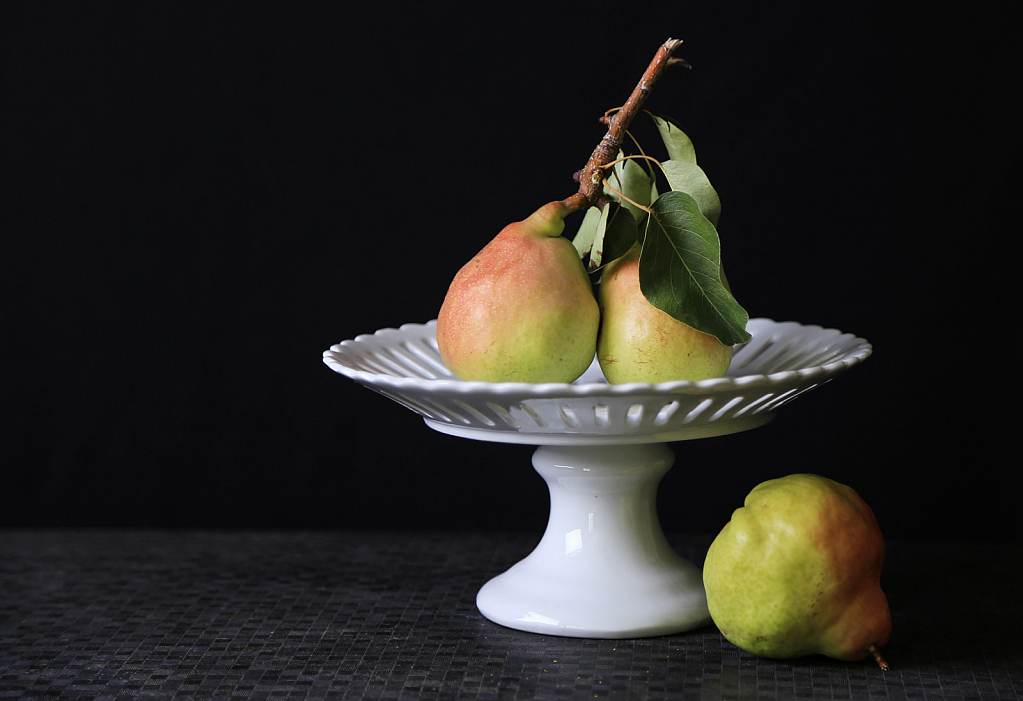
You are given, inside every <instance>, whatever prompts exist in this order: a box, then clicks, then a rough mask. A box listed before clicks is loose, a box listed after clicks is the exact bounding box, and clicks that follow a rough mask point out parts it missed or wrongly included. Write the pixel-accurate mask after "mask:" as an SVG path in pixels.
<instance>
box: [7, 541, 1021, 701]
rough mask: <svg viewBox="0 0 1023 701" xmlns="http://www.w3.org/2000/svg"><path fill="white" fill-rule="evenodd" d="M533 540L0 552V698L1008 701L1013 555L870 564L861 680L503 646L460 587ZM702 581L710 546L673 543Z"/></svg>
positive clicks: (518, 635) (521, 642) (1012, 660)
mask: <svg viewBox="0 0 1023 701" xmlns="http://www.w3.org/2000/svg"><path fill="white" fill-rule="evenodd" d="M538 540H539V534H502V533H482V534H442V533H406V532H368V533H358V532H342V533H329V532H315V533H304V532H279V533H277V532H275V533H263V532H259V533H251V532H190V531H181V532H178V531H139V532H136V531H116V530H115V531H91V530H85V531H79V530H64V531H0V698H44V697H45V698H69V699H113V698H140V699H169V698H201V699H242V698H246V699H285V698H338V699H405V698H408V699H412V698H416V699H568V698H608V699H647V698H678V699H688V698H693V699H696V698H701V699H747V698H750V699H753V698H760V699H789V698H807V699H811V698H812V699H861V698H862V699H873V698H877V699H881V698H895V699H1017V698H1023V642H1021V640H1023V638H1021V633H1020V631H1023V597H1021V593H1023V548H1021V547H1019V546H1010V545H978V544H969V543H956V544H947V543H926V544H925V543H894V544H889V555H888V559H887V561H886V565H885V571H884V576H883V578H882V584H883V585H884V588H885V591H886V593H887V594H888V598H889V601H890V603H891V608H892V613H893V618H894V622H895V633H894V635H893V638H892V640H891V642H890V644H889V645H888V646H886V648H885V654H886V657H887V658H888V661H889V662H890V663H891V666H892V670H891V671H889V672H887V673H885V672H882V671H881V670H880V669H878V668H877V667H876V665H874V663H873V661H871V660H865V661H863V662H853V663H846V662H839V661H836V660H831V659H829V658H826V657H822V656H811V657H805V658H800V659H797V660H789V661H774V660H766V659H759V658H757V657H754V656H753V655H750V654H748V653H746V652H743V651H741V650H738V649H737V648H735V647H734V646H732V645H731V644H730V643H728V642H727V641H726V640H724V638H722V636H721V635H720V633H719V632H718V631H717V629H716V628H714V627H713V626H708V627H706V628H702V629H699V630H696V631H692V632H689V633H683V634H679V635H672V636H666V637H659V638H647V639H636V640H587V639H577V638H559V637H551V636H540V635H533V634H528V633H523V632H519V631H514V630H509V629H506V628H502V627H500V626H498V625H495V624H493V623H491V622H490V621H488V620H486V619H484V618H483V617H482V616H481V615H480V613H479V611H477V609H476V606H475V596H476V592H477V590H478V589H479V587H480V586H481V585H482V584H483V583H484V582H485V581H486V580H487V579H489V578H490V577H492V576H494V575H496V574H498V573H500V572H502V571H504V570H505V569H507V568H508V567H509V566H511V565H512V564H514V563H515V562H516V561H517V560H519V559H521V558H522V557H523V556H525V555H526V554H528V552H529V551H530V550H531V549H532V547H533V546H534V545H535V544H536V542H537V541H538ZM671 540H672V542H673V544H674V545H675V547H676V549H677V550H678V551H679V552H680V553H681V554H682V555H684V556H685V557H688V558H689V559H691V560H693V561H694V562H696V563H698V564H699V563H702V560H703V555H704V553H705V552H706V548H707V546H708V545H709V542H710V539H709V538H686V537H676V538H672V539H671Z"/></svg>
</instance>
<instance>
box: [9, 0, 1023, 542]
mask: <svg viewBox="0 0 1023 701" xmlns="http://www.w3.org/2000/svg"><path fill="white" fill-rule="evenodd" d="M352 5H353V4H352V3H319V4H316V3H278V4H273V5H272V4H263V3H195V4H191V5H189V4H184V3H142V4H124V5H123V6H115V5H113V4H106V3H29V2H23V3H5V4H4V5H3V9H2V10H0V61H2V64H0V66H2V82H0V149H2V150H0V176H2V193H0V197H2V199H3V206H2V210H0V226H2V231H3V238H2V240H3V246H4V256H3V263H4V273H3V276H2V284H3V307H2V323H3V332H2V333H3V336H2V358H0V360H2V365H0V367H2V372H3V380H2V386H0V393H2V401H3V417H2V423H0V431H2V435H0V470H2V471H0V479H2V484H0V525H4V526H33V525H82V526H86V525H88V526H174V527H209V526H213V527H323V528H349V527H422V528H528V529H535V530H537V532H538V533H539V531H540V530H541V529H542V527H543V524H544V523H545V518H546V514H547V497H546V490H545V487H544V485H543V482H542V481H541V480H540V478H539V477H538V476H537V475H536V474H535V473H534V472H533V471H532V469H531V467H530V464H529V456H530V454H531V451H532V449H531V448H529V447H525V446H510V445H500V444H489V443H481V442H474V441H469V440H464V439H458V438H452V437H448V436H444V435H441V434H438V433H435V432H433V431H431V430H429V429H428V428H427V427H426V426H425V425H424V424H423V423H422V421H421V420H420V419H419V418H418V417H417V416H415V415H414V414H412V413H411V412H409V411H407V410H405V409H403V408H401V407H400V406H398V405H396V404H393V403H391V402H389V401H388V400H386V399H383V398H382V397H379V396H377V395H376V394H374V393H372V392H370V391H368V390H366V389H363V388H361V387H359V386H357V385H356V384H354V383H352V382H350V381H348V380H346V379H344V378H343V377H341V376H339V375H336V374H334V373H332V372H331V371H330V370H328V369H327V368H326V367H325V366H324V365H323V364H322V363H321V360H320V356H321V353H322V351H323V350H325V349H326V348H327V347H329V346H330V345H331V344H332V343H336V342H338V341H340V340H342V339H345V338H351V337H353V336H355V335H357V334H361V333H367V332H372V331H374V330H376V329H378V328H381V327H386V326H396V325H399V324H402V323H405V322H424V321H426V320H428V319H431V318H433V317H434V316H435V315H436V312H437V309H438V308H439V306H440V303H441V300H442V298H443V295H444V292H445V289H446V286H447V283H448V281H449V280H450V278H451V277H452V275H453V274H454V273H455V271H456V270H457V269H458V268H459V267H460V266H461V265H462V264H463V263H464V262H465V261H466V260H468V259H469V258H470V257H471V256H472V255H473V254H474V253H475V252H476V251H477V250H478V249H479V248H481V247H482V246H483V245H484V244H485V243H486V242H487V241H488V240H489V239H490V238H491V237H492V236H493V235H494V234H495V233H496V232H497V231H498V230H499V229H500V228H501V227H502V226H504V225H505V224H506V223H508V222H511V221H515V220H518V219H522V218H523V217H525V216H526V215H528V214H529V213H530V212H532V211H533V209H535V208H536V207H537V206H539V205H540V204H542V203H544V202H547V201H549V200H552V199H561V198H564V197H565V196H567V195H569V194H571V192H573V191H574V189H575V184H574V183H573V182H572V180H571V175H572V173H573V172H574V171H575V170H577V169H578V168H579V167H581V166H582V164H583V163H584V162H585V160H586V158H587V157H588V155H589V153H590V151H591V149H592V148H593V146H594V145H595V144H596V142H597V141H598V140H599V138H600V137H601V135H602V134H603V131H604V129H603V127H602V126H601V125H600V124H598V123H597V117H598V116H599V115H601V114H602V113H603V112H604V111H605V110H606V109H608V108H610V107H614V106H616V105H618V104H620V103H621V102H622V101H623V100H624V99H625V97H626V96H627V95H628V94H629V92H630V91H631V89H632V87H633V86H634V84H635V83H636V80H637V79H638V77H639V75H640V74H641V72H642V70H643V68H644V67H645V66H646V64H647V62H648V61H649V59H650V58H651V57H652V55H653V53H654V51H655V50H656V48H657V46H658V45H659V44H660V43H661V42H663V41H664V40H665V39H667V38H668V37H677V38H681V39H683V40H684V41H685V43H684V44H683V46H682V48H681V49H680V50H679V52H678V55H679V56H682V57H684V58H686V59H687V60H688V61H689V62H690V63H692V64H693V65H694V69H693V70H692V71H682V70H680V71H677V72H673V73H670V74H669V75H667V77H666V78H665V79H664V80H663V81H662V83H661V84H660V85H659V86H658V88H657V90H656V92H655V94H654V96H653V97H652V98H651V100H650V102H649V104H648V106H649V107H650V108H651V109H653V110H655V111H659V112H663V113H667V114H670V115H673V116H674V117H676V118H677V119H678V120H679V121H681V122H682V124H683V125H684V126H685V128H686V130H687V131H688V133H689V134H690V135H691V136H692V138H693V140H694V142H695V144H696V146H697V149H698V151H699V155H700V162H701V165H702V166H703V167H704V169H705V170H706V171H707V172H708V174H709V175H710V177H711V180H712V182H713V183H714V184H715V186H716V188H717V190H718V192H719V193H720V195H721V198H722V201H723V208H724V209H723V216H722V219H721V235H722V241H723V246H724V253H725V260H726V263H727V266H728V269H729V277H730V280H731V282H732V285H733V288H734V289H735V292H736V295H737V297H738V298H739V300H740V302H742V303H743V305H744V306H745V307H746V308H747V310H748V311H749V312H750V313H751V315H753V316H767V317H771V318H774V319H778V320H795V321H800V322H803V323H808V324H820V325H824V326H830V327H835V328H839V329H841V330H843V331H848V332H852V333H855V334H857V335H860V336H863V337H865V338H867V339H868V340H870V341H871V342H872V343H873V344H874V346H875V352H874V355H873V356H872V357H871V358H870V359H869V360H868V361H867V362H866V363H865V364H863V365H861V366H859V367H857V368H855V369H854V370H852V371H850V372H849V373H847V374H846V375H843V376H842V377H841V378H839V379H838V380H836V381H835V382H833V383H831V384H829V385H827V386H826V387H823V388H820V389H818V390H815V391H814V392H812V393H811V394H809V395H807V396H806V397H804V398H802V399H800V400H799V401H797V402H795V403H794V404H792V405H790V406H789V407H787V408H786V409H784V410H783V411H782V412H780V414H779V416H778V417H777V418H776V419H775V421H774V422H772V423H771V424H769V425H767V426H765V427H763V428H760V429H756V430H754V431H750V432H747V433H743V434H737V435H732V436H726V437H722V438H714V439H706V440H700V441H691V442H685V443H676V444H674V448H675V452H676V455H677V456H678V462H677V463H676V467H675V468H674V469H673V470H672V472H671V473H669V475H668V477H666V478H665V480H664V482H663V484H662V487H661V491H660V500H661V515H662V519H663V521H664V525H665V528H666V529H667V530H670V531H688V532H704V533H712V532H716V531H717V530H718V529H719V528H720V527H721V526H722V525H723V524H724V522H725V521H727V519H728V516H729V514H730V513H731V511H732V510H733V509H734V508H736V507H738V506H740V505H741V503H742V499H743V496H744V495H745V494H746V493H747V492H748V491H749V489H751V488H752V487H753V486H754V485H755V484H757V483H759V482H760V481H762V480H765V479H769V478H772V477H778V476H781V475H785V474H789V473H793V472H816V473H819V474H823V475H826V476H829V477H832V478H834V479H837V480H839V481H843V482H845V483H847V484H850V485H852V486H854V487H855V488H856V489H857V490H858V491H859V492H860V493H861V494H862V495H863V496H864V497H865V498H866V499H867V501H868V502H869V503H870V504H871V505H872V506H873V508H874V510H875V511H876V512H877V515H878V518H879V520H880V522H881V525H882V527H883V529H884V530H885V532H886V535H888V536H889V537H924V536H927V537H941V538H952V537H970V538H981V537H996V538H1020V537H1021V529H1020V525H1019V523H1020V519H1019V517H1018V515H1017V510H1016V504H1017V501H1018V499H1019V497H1020V494H1021V491H1020V486H1021V485H1020V478H1019V466H1018V463H1019V461H1018V457H1016V456H1015V455H1013V454H1012V453H1003V452H1002V449H1003V448H1006V447H1007V446H1008V445H1009V442H1008V439H1009V438H1010V436H1009V435H1007V434H1008V433H1009V431H1011V430H1012V429H1011V426H1013V425H1015V424H1016V420H1015V419H1014V418H1013V417H1014V409H1015V408H1016V405H1017V404H1018V400H1017V399H1015V398H1014V395H1015V393H1016V392H1018V390H1019V373H1018V369H1017V367H1018V366H1017V364H1016V363H1015V362H1014V361H1013V360H1012V358H1013V357H1014V354H1015V349H1016V345H1017V344H1016V338H1017V334H1018V331H1017V329H1016V327H1017V322H1016V316H1015V315H1016V312H1017V297H1018V294H1017V289H1018V285H1017V283H1016V280H1017V279H1018V278H1016V277H1015V276H1014V275H1013V273H1014V268H1015V266H1016V260H1017V259H1018V253H1016V249H1015V247H1014V246H1013V243H1012V242H1013V241H1014V239H1016V238H1017V237H1018V236H1019V234H1020V228H1021V227H1020V216H1019V214H1018V212H1019V206H1020V201H1019V200H1020V186H1021V181H1020V164H1021V153H1020V132H1019V104H1018V102H1019V98H1020V89H1019V88H1020V80H1021V78H1023V71H1021V61H1020V54H1019V51H1018V36H1019V32H1020V30H1021V29H1023V26H1021V23H1020V21H1019V19H1020V18H1019V15H1018V12H1019V11H1018V9H1011V10H1010V9H1009V8H1010V7H1011V6H1014V7H1018V4H1011V3H1001V4H999V3H993V4H990V5H989V4H987V3H983V2H979V3H965V2H952V3H936V4H934V3H932V4H931V5H930V6H928V7H927V9H926V10H915V9H914V8H916V7H921V6H920V5H919V3H915V2H895V3H889V2H866V3H862V2H861V3H819V2H816V1H807V2H784V3H780V4H779V3H745V4H743V5H742V6H741V7H740V6H739V5H737V4H732V3H720V2H702V1H701V2H683V1H678V0H676V1H675V2H670V3H643V2H637V3H609V2H601V1H594V2H566V3H550V2H548V3H542V4H534V3H528V2H526V3H505V4H504V5H503V9H495V8H494V7H491V4H489V3H468V2H467V3H444V2H433V3H412V4H407V5H397V4H394V3H376V4H371V6H370V7H369V8H368V9H367V8H361V9H359V10H358V11H354V10H353V9H352ZM1002 6H1004V7H1003V9H997V8H999V7H1002ZM1010 13H1015V14H1010ZM644 128H645V127H644V126H643V125H642V123H637V132H638V133H640V134H641V135H642V134H643V133H644V132H643V129H644ZM651 138H654V137H653V136H652V134H650V133H649V132H646V139H647V141H648V142H649V141H650V140H651Z"/></svg>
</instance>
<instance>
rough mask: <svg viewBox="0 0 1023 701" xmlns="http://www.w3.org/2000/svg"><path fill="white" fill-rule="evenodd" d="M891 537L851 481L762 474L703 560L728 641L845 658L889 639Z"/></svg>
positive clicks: (776, 652) (759, 651)
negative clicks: (884, 586)
mask: <svg viewBox="0 0 1023 701" xmlns="http://www.w3.org/2000/svg"><path fill="white" fill-rule="evenodd" d="M883 562H884V538H883V537H882V535H881V529H880V528H879V527H878V525H877V519H876V518H875V517H874V513H873V511H871V509H870V507H869V506H867V504H866V503H865V502H864V501H863V499H862V498H861V497H860V496H859V495H858V494H857V493H856V492H855V491H854V490H853V489H852V488H851V487H847V486H846V485H843V484H839V483H838V482H835V481H833V480H830V479H827V478H825V477H820V476H818V475H808V474H800V475H789V476H788V477H782V478H780V479H773V480H768V481H767V482H764V483H762V484H760V485H758V486H757V487H754V488H753V490H752V491H751V492H750V493H749V495H748V496H747V497H746V500H745V505H744V506H743V507H741V508H739V509H736V510H735V512H734V513H733V514H732V519H731V520H730V521H729V522H728V523H727V524H726V525H725V527H724V528H723V529H722V530H721V532H720V533H719V534H718V536H717V537H716V538H715V539H714V542H713V543H712V544H711V546H710V549H709V550H708V552H707V558H706V560H705V562H704V565H703V582H704V585H705V587H706V590H707V606H708V607H709V608H710V614H711V617H712V618H713V619H714V623H715V624H716V625H717V626H718V628H719V629H720V630H721V633H722V635H724V636H725V638H727V639H728V640H729V641H731V642H732V643H734V644H735V645H737V646H738V647H741V648H742V649H744V650H746V651H748V652H752V653H754V654H756V655H760V656H762V657H771V658H779V659H784V658H791V657H800V656H803V655H809V654H813V653H820V654H824V655H827V656H829V657H834V658H836V659H839V660H858V659H861V658H863V657H866V656H867V655H869V654H873V655H874V657H875V659H877V661H878V663H879V664H880V665H881V667H882V669H887V663H885V662H884V660H883V658H882V657H881V655H880V652H879V651H878V649H877V648H878V647H879V646H881V645H884V644H885V643H887V642H888V638H889V636H890V635H891V632H892V617H891V613H890V612H889V609H888V601H887V599H886V598H885V595H884V592H883V591H881V582H880V579H881V565H882V564H883Z"/></svg>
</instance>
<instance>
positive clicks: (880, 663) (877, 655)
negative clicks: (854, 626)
mask: <svg viewBox="0 0 1023 701" xmlns="http://www.w3.org/2000/svg"><path fill="white" fill-rule="evenodd" d="M867 651H868V652H869V653H870V654H871V655H873V656H874V659H875V660H877V666H878V667H880V668H881V671H883V672H887V671H888V669H889V667H888V662H887V661H886V660H885V658H883V657H881V651H880V650H878V649H877V645H871V646H870V647H868V648H867Z"/></svg>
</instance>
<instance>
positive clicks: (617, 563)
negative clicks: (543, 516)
mask: <svg viewBox="0 0 1023 701" xmlns="http://www.w3.org/2000/svg"><path fill="white" fill-rule="evenodd" d="M674 460H675V456H674V454H673V453H672V451H671V449H670V448H668V446H667V445H665V444H663V443H648V444H639V445H602V446H565V445H545V446H541V447H539V448H538V449H537V450H536V452H535V453H534V454H533V466H534V467H535V468H536V471H537V472H538V473H540V476H541V477H543V479H544V480H545V481H546V482H547V486H548V488H549V489H550V494H551V507H550V519H549V521H548V524H547V530H546V531H545V532H544V535H543V538H542V539H541V541H540V543H539V545H537V547H536V549H535V550H534V551H533V552H532V553H531V554H530V555H529V556H527V557H526V558H525V559H523V560H522V561H521V562H519V563H517V564H516V565H514V566H513V567H511V569H509V570H508V571H507V572H505V573H504V574H501V575H499V576H497V577H495V578H494V579H492V580H490V581H489V582H487V584H485V585H484V586H483V588H482V589H481V590H480V591H479V594H478V595H477V597H476V605H477V606H478V607H479V610H480V612H481V613H482V614H483V615H484V616H486V617H487V618H488V619H490V620H491V621H493V622H495V623H498V624H500V625H503V626H507V627H509V628H515V629H518V630H523V631H527V632H531V633H541V634H546V635H559V636H567V637H577V638H638V637H649V636H655V635H669V634H672V633H679V632H682V631H686V630H691V629H693V628H698V627H700V626H703V625H706V624H708V623H709V622H710V613H709V612H708V610H707V597H706V594H705V593H704V589H703V577H702V574H701V571H700V569H699V568H698V567H696V566H695V565H694V564H692V563H691V562H689V561H687V560H685V559H683V558H682V557H680V556H679V555H678V554H676V553H675V551H674V550H672V548H671V546H670V545H669V544H668V541H667V539H666V538H665V537H664V532H663V531H662V530H661V525H660V521H659V520H658V518H657V504H656V498H657V486H658V484H659V483H660V481H661V478H662V477H663V476H664V475H665V474H666V473H667V471H668V470H669V469H670V468H671V466H672V464H673V462H674Z"/></svg>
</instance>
